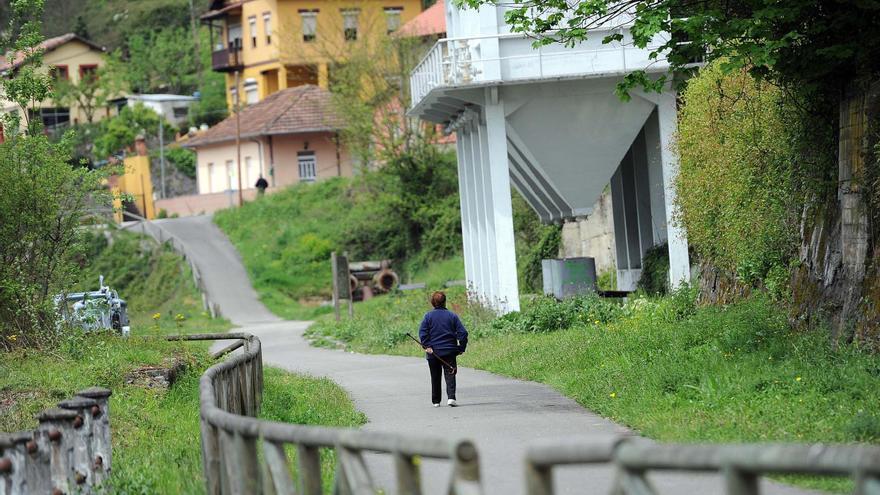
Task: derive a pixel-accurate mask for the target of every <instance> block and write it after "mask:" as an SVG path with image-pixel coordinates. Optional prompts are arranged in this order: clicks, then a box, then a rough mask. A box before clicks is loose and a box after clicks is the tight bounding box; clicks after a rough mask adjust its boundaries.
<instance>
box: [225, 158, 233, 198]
mask: <svg viewBox="0 0 880 495" xmlns="http://www.w3.org/2000/svg"><path fill="white" fill-rule="evenodd" d="M233 177H235V162H233V161H232V160H226V189H227V190H230V191H231V190H232V189H233V183H234V182H233V180H232V178H233Z"/></svg>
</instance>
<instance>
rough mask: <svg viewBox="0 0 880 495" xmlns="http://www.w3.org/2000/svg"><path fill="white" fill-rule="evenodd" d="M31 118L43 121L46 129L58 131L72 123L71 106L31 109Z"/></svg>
mask: <svg viewBox="0 0 880 495" xmlns="http://www.w3.org/2000/svg"><path fill="white" fill-rule="evenodd" d="M30 115H31V118H32V119H35V118H38V119H40V121H42V122H43V127H44V128H45V129H46V131H49V132H51V131H56V130H59V129H63V128H65V127H67V126H68V125H70V108H64V107H60V108H41V109H39V110H32V111H31V114H30Z"/></svg>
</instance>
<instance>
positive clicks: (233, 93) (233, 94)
mask: <svg viewBox="0 0 880 495" xmlns="http://www.w3.org/2000/svg"><path fill="white" fill-rule="evenodd" d="M229 97H230V98H231V99H232V104H233V105H235V106H238V88H236V87H235V86H230V87H229Z"/></svg>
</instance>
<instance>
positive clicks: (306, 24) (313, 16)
mask: <svg viewBox="0 0 880 495" xmlns="http://www.w3.org/2000/svg"><path fill="white" fill-rule="evenodd" d="M300 15H301V16H302V32H303V41H304V42H306V43H310V42H312V41H315V38H316V37H317V36H318V13H317V12H315V11H300Z"/></svg>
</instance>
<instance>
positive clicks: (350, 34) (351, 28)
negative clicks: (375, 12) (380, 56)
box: [342, 9, 360, 41]
mask: <svg viewBox="0 0 880 495" xmlns="http://www.w3.org/2000/svg"><path fill="white" fill-rule="evenodd" d="M359 14H360V11H359V10H357V9H351V10H343V11H342V32H343V35H344V36H345V41H355V40H357V39H358V15H359Z"/></svg>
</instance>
